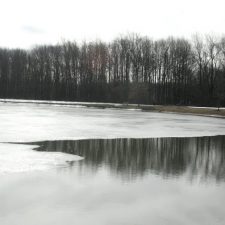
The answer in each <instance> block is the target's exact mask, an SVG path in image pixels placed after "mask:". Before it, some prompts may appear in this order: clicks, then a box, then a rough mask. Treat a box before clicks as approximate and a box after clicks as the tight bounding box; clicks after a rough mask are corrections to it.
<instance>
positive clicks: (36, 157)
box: [0, 143, 82, 175]
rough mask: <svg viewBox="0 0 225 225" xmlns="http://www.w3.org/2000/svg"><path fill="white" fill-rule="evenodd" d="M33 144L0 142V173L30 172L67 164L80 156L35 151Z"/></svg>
mask: <svg viewBox="0 0 225 225" xmlns="http://www.w3.org/2000/svg"><path fill="white" fill-rule="evenodd" d="M34 147H35V146H34V145H33V146H31V145H22V144H7V143H4V144H3V143H0V175H1V174H4V173H7V174H8V173H17V172H30V171H40V170H46V169H52V168H57V167H65V166H68V162H69V161H75V160H80V159H82V157H79V156H76V155H70V154H65V153H61V152H37V151H33V150H32V148H34Z"/></svg>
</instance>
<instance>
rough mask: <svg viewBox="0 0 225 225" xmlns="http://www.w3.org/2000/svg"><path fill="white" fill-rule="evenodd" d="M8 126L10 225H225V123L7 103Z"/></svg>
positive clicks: (2, 176)
mask: <svg viewBox="0 0 225 225" xmlns="http://www.w3.org/2000/svg"><path fill="white" fill-rule="evenodd" d="M0 118H1V119H0V128H1V129H0V142H2V143H0V225H52V224H54V225H62V224H63V225H72V224H78V225H149V224H156V225H180V224H182V225H183V224H184V225H190V224H193V225H224V224H225V208H224V202H225V136H223V135H224V134H225V120H223V119H216V118H207V117H198V116H188V115H176V114H166V113H149V112H139V111H127V110H108V109H105V110H100V109H91V108H90V109H87V108H77V107H68V106H65V107H64V106H53V105H52V106H48V105H35V104H33V105H32V104H30V105H26V104H16V105H15V104H7V103H6V104H0ZM219 134H221V136H214V135H219ZM222 134H223V135H222ZM197 136H199V137H197ZM201 136H202V137H201ZM45 140H48V141H45Z"/></svg>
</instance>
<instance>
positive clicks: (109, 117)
mask: <svg viewBox="0 0 225 225" xmlns="http://www.w3.org/2000/svg"><path fill="white" fill-rule="evenodd" d="M0 118H1V119H0V127H1V129H0V142H13V141H21V142H29V141H44V140H73V139H89V138H121V137H125V138H130V137H133V138H143V137H146V138H148V137H195V136H211V135H222V134H224V135H225V120H224V119H218V118H210V117H200V116H190V115H178V114H169V113H153V112H141V111H135V110H119V109H95V108H86V107H83V108H82V107H74V106H59V105H35V104H19V103H17V104H15V103H0Z"/></svg>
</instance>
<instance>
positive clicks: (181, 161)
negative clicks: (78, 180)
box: [29, 136, 225, 183]
mask: <svg viewBox="0 0 225 225" xmlns="http://www.w3.org/2000/svg"><path fill="white" fill-rule="evenodd" d="M29 144H35V145H39V146H40V147H38V148H35V150H37V151H48V152H64V153H69V154H74V155H78V156H82V157H84V159H83V160H81V161H75V162H73V161H71V162H68V164H69V166H71V167H75V168H76V169H84V170H85V169H87V170H91V171H97V170H98V169H99V168H104V169H105V170H107V171H108V172H109V173H110V174H112V175H115V176H118V177H120V178H121V179H122V180H130V181H132V180H133V179H136V178H142V179H144V177H145V176H147V175H149V174H155V175H158V176H160V177H162V178H163V179H172V178H173V177H175V178H177V179H179V178H182V177H184V176H186V178H187V179H189V180H192V179H200V180H201V181H202V182H207V181H209V182H218V183H219V182H224V180H225V136H214V137H196V138H144V139H133V138H132V139H122V138H121V139H88V140H77V141H45V142H33V143H29ZM211 180H213V181H211Z"/></svg>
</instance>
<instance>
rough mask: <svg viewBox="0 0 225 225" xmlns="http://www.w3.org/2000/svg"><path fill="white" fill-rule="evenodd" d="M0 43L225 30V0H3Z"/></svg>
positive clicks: (25, 44) (11, 44)
mask: <svg viewBox="0 0 225 225" xmlns="http://www.w3.org/2000/svg"><path fill="white" fill-rule="evenodd" d="M0 1H1V4H0V28H1V32H0V46H1V47H10V48H14V47H21V48H30V47H32V46H34V45H35V44H43V43H46V44H49V43H52V44H54V43H57V42H59V41H61V40H63V39H65V40H77V41H78V42H80V41H81V40H95V39H101V40H104V41H110V40H112V39H113V38H115V37H116V36H118V35H120V34H126V33H128V32H137V33H139V34H141V35H147V36H149V37H152V38H161V37H167V36H170V35H173V36H183V37H187V38H190V37H191V35H192V34H194V33H196V32H198V33H201V34H205V33H207V34H208V33H213V34H224V33H225V0H0Z"/></svg>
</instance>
